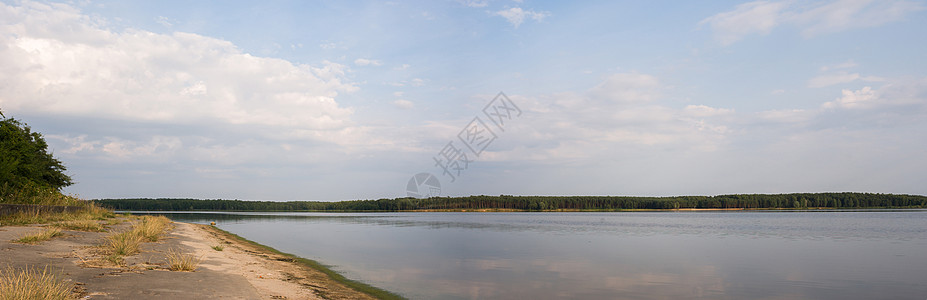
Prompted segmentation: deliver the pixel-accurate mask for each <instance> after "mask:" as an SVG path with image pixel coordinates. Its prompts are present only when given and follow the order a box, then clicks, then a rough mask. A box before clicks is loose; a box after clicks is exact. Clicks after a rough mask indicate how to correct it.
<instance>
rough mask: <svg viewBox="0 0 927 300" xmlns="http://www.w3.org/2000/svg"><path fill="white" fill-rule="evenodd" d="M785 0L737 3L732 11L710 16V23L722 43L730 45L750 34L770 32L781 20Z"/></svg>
mask: <svg viewBox="0 0 927 300" xmlns="http://www.w3.org/2000/svg"><path fill="white" fill-rule="evenodd" d="M786 7H788V4H787V3H785V2H767V1H755V2H750V3H744V4H740V5H737V7H735V8H734V10H732V11H728V12H723V13H719V14H717V15H714V16H711V17H708V18H706V19H704V20H702V21H701V22H699V24H700V25H701V24H708V25H709V26H711V28H712V30H714V33H715V38H717V39H718V41H719V42H720V43H721V44H722V45H730V44H733V43H734V42H736V41H738V40H740V39H741V38H743V37H744V36H746V35H750V34H768V33H769V32H770V31H772V29H773V28H775V27H776V26H778V25H779V23H780V22H781V14H782V11H783V10H784V9H785V8H786Z"/></svg>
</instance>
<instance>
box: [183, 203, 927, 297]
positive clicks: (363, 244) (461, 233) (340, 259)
mask: <svg viewBox="0 0 927 300" xmlns="http://www.w3.org/2000/svg"><path fill="white" fill-rule="evenodd" d="M168 215H169V217H171V218H173V219H175V220H178V221H191V222H200V223H204V222H210V221H216V222H218V226H219V227H220V228H222V229H225V230H228V231H230V232H234V233H236V234H239V235H241V236H243V237H245V238H248V239H251V240H254V241H257V242H259V243H262V244H265V245H268V246H272V247H274V248H277V249H279V250H281V251H284V252H289V253H293V254H296V255H299V256H302V257H306V258H311V259H315V260H317V261H320V262H322V263H325V264H328V265H333V266H334V269H335V270H337V271H339V272H342V273H343V274H345V275H346V276H347V277H348V278H352V279H357V280H361V281H364V282H367V283H370V284H372V285H374V286H377V287H381V288H384V289H387V290H390V291H393V292H396V293H398V294H401V295H403V296H406V297H408V298H412V299H477V298H479V299H550V298H572V299H668V298H673V299H697V298H708V299H719V298H720V299H759V298H765V299H919V300H924V299H927V211H925V210H916V211H915V210H906V211H827V212H634V213H363V214H343V213H335V214H329V213H237V214H225V213H222V214H218V213H217V214H202V213H196V214H192V213H183V214H168Z"/></svg>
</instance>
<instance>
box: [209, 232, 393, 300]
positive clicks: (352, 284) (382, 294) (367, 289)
mask: <svg viewBox="0 0 927 300" xmlns="http://www.w3.org/2000/svg"><path fill="white" fill-rule="evenodd" d="M212 228H215V229H216V230H218V231H220V232H222V233H224V234H226V235H228V236H230V237H233V238H235V239H238V240H239V241H240V242H243V243H248V244H251V245H254V246H255V247H258V248H261V249H262V250H264V251H267V252H271V253H276V254H280V255H283V256H287V257H289V258H291V259H293V261H295V262H298V263H300V264H302V265H304V266H307V267H309V268H312V269H314V270H317V271H319V272H322V273H324V274H325V275H327V276H328V277H329V278H331V279H332V280H334V281H336V282H338V283H341V284H344V285H346V286H348V287H349V288H351V289H353V290H355V291H358V292H361V293H364V294H367V295H370V296H373V297H374V298H377V299H406V298H403V297H402V296H400V295H397V294H394V293H392V292H390V291H387V290H384V289H381V288H378V287H375V286H371V285H369V284H366V283H363V282H360V281H356V280H351V279H348V278H346V277H344V276H343V275H341V274H339V273H338V272H335V271H334V270H332V269H331V268H329V267H328V266H326V265H323V264H321V263H319V262H317V261H314V260H311V259H306V258H302V257H298V256H296V255H292V254H289V253H284V252H280V251H278V250H277V249H274V248H271V247H268V246H265V245H262V244H260V243H257V242H255V241H252V240H249V239H246V238H243V237H241V236H238V235H237V234H234V233H231V232H228V231H225V230H222V229H220V228H218V227H212Z"/></svg>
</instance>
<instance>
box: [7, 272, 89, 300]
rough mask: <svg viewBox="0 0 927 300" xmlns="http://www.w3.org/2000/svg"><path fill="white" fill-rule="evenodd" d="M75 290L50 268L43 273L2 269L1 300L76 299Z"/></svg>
mask: <svg viewBox="0 0 927 300" xmlns="http://www.w3.org/2000/svg"><path fill="white" fill-rule="evenodd" d="M73 288H74V285H73V284H72V283H70V282H67V281H63V280H61V279H59V276H58V275H56V274H54V273H50V272H48V268H45V269H42V271H38V270H33V269H31V268H29V269H25V270H17V269H13V268H10V267H7V268H5V269H0V300H14V299H16V300H20V299H74V296H73V294H71V290H72V289H73Z"/></svg>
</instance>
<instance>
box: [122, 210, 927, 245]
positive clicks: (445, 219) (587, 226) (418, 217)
mask: <svg viewBox="0 0 927 300" xmlns="http://www.w3.org/2000/svg"><path fill="white" fill-rule="evenodd" d="M910 213H912V211H906V213H904V214H898V213H894V214H893V213H891V212H887V211H882V212H854V213H853V215H850V214H840V213H835V212H816V213H785V212H717V213H709V212H693V213H576V214H573V215H570V214H559V213H543V214H522V213H516V214H511V215H492V214H490V215H481V214H478V213H460V214H435V213H395V214H369V215H366V214H337V213H334V214H321V215H320V214H315V215H306V214H295V213H280V214H268V213H154V212H151V214H160V215H165V216H167V217H169V218H171V219H173V220H176V221H180V222H193V223H206V224H208V223H209V222H218V223H248V222H297V223H342V224H357V225H367V226H371V225H372V226H387V227H408V228H426V229H455V228H457V229H472V230H486V231H500V232H526V231H531V232H544V233H551V234H573V233H607V234H610V235H634V236H648V235H659V234H671V235H714V236H722V237H724V236H753V237H758V238H762V237H780V238H790V239H791V238H812V239H830V238H865V239H882V238H885V234H884V232H886V231H890V232H892V233H893V234H894V236H896V237H901V238H904V239H910V238H918V237H922V236H923V234H924V229H923V228H921V227H920V226H917V224H915V223H917V222H916V220H917V219H918V218H910V217H908V216H909V214H910ZM139 214H144V213H139ZM859 214H871V216H865V217H863V216H860V215H859ZM915 214H916V212H915ZM474 216H482V217H477V218H473V217H474ZM485 216H491V217H485ZM861 217H862V218H861ZM861 219H866V220H868V221H867V222H868V223H870V224H869V226H867V227H864V228H860V227H859V226H857V225H858V224H857V222H859V220H861ZM898 222H901V223H903V224H906V223H910V224H908V225H911V226H898V224H899V223H898Z"/></svg>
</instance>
